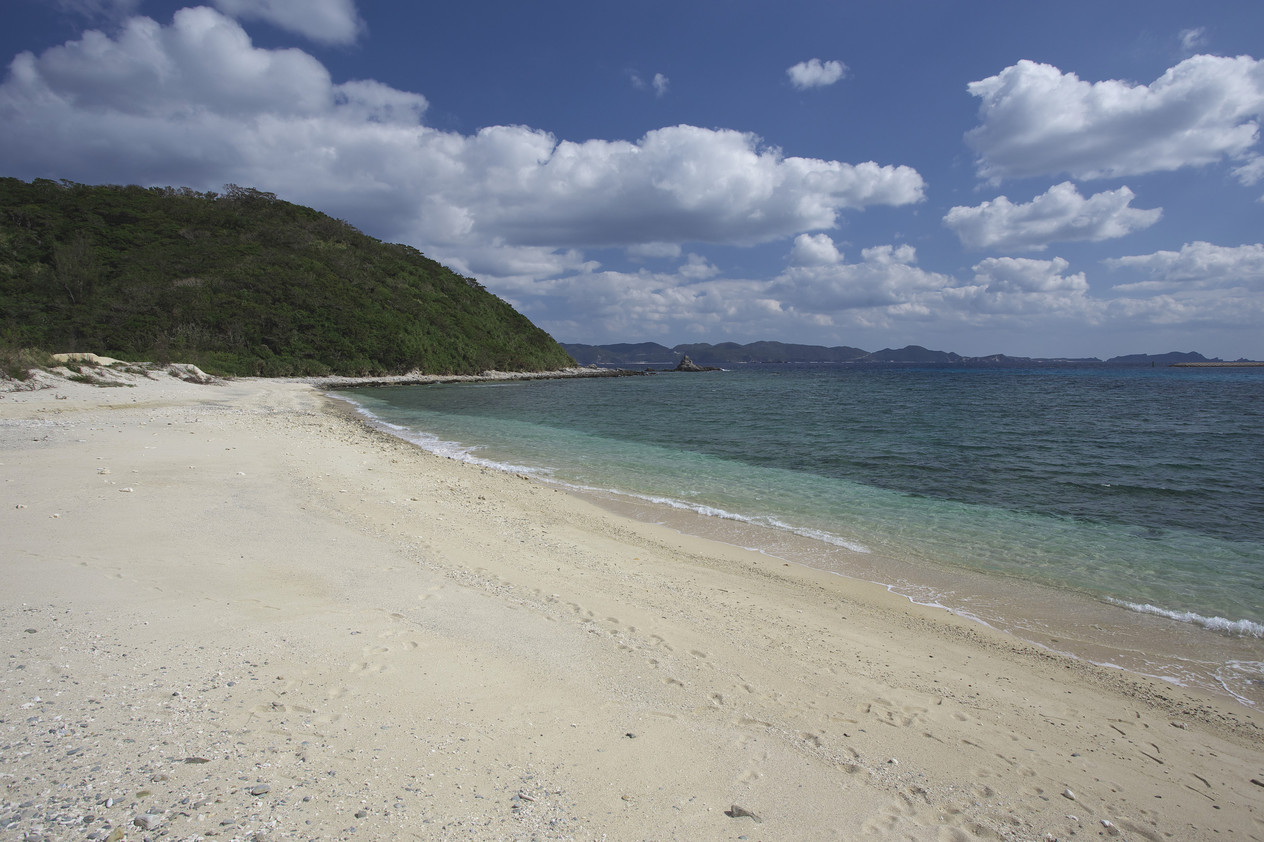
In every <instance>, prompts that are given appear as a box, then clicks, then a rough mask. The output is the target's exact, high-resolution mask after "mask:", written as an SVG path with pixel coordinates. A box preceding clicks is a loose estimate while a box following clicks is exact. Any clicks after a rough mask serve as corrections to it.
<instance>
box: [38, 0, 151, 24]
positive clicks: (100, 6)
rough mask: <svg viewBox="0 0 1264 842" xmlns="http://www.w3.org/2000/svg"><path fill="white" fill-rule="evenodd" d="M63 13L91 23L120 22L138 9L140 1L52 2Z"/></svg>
mask: <svg viewBox="0 0 1264 842" xmlns="http://www.w3.org/2000/svg"><path fill="white" fill-rule="evenodd" d="M52 5H53V6H56V7H57V8H58V9H60V10H61V11H63V12H67V13H69V14H72V15H81V16H83V17H85V18H87V19H88V20H91V21H111V22H112V21H121V20H124V19H126V18H128V17H131V16H132V15H134V14H135V13H136V10H137V9H139V8H140V0H52Z"/></svg>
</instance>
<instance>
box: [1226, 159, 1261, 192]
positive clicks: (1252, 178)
mask: <svg viewBox="0 0 1264 842" xmlns="http://www.w3.org/2000/svg"><path fill="white" fill-rule="evenodd" d="M1233 174H1234V175H1235V176H1236V177H1237V179H1238V181H1240V182H1242V183H1243V184H1244V185H1246V186H1247V187H1250V186H1251V185H1253V184H1258V183H1259V182H1260V179H1262V178H1264V155H1251V156H1248V157H1247V158H1246V160H1245V162H1244V163H1243V164H1242V165H1241V166H1239V167H1235V168H1234V170H1233Z"/></svg>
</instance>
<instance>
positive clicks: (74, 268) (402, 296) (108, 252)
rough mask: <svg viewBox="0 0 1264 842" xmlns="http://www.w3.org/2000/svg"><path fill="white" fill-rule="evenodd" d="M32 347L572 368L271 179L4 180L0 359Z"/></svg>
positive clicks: (549, 345) (163, 358)
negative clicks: (197, 185) (277, 190)
mask: <svg viewBox="0 0 1264 842" xmlns="http://www.w3.org/2000/svg"><path fill="white" fill-rule="evenodd" d="M32 348H42V349H47V350H49V351H54V352H72V351H91V352H95V353H98V354H103V355H107V356H111V357H118V358H120V359H126V360H137V359H145V360H152V361H155V362H159V363H166V362H170V361H177V362H187V363H193V364H195V365H197V366H199V367H200V368H202V369H204V370H206V371H208V372H212V373H216V374H222V375H263V376H302V375H325V374H343V375H380V374H393V373H403V372H407V371H412V370H421V371H424V372H428V373H435V374H472V373H478V372H481V371H484V370H487V369H500V370H506V371H544V370H548V369H554V368H562V367H565V366H569V365H573V362H572V360H571V359H570V357H569V356H567V354H566V352H565V351H563V350H562V348H561V346H559V345H558V344H557V343H556V342H555V341H553V339H552V338H551V337H550V336H549V335H548V334H546V333H545V332H544V331H542V330H540V329H539V328H537V327H536V326H535V325H533V324H531V322H530V321H528V320H527V318H526V317H525V316H523V315H521V314H520V313H518V312H516V311H515V310H514V309H513V308H512V307H510V306H509V305H508V304H507V303H505V302H504V301H502V300H501V299H499V298H497V297H496V296H494V295H492V294H491V293H490V292H488V291H487V290H485V289H484V288H483V287H482V286H481V285H480V284H479V283H478V282H477V281H475V280H473V279H471V278H465V277H462V276H460V275H458V274H456V273H455V272H453V271H451V270H450V269H448V268H447V267H445V266H442V265H440V264H439V263H436V262H435V261H433V260H430V259H429V258H427V257H425V256H424V255H422V254H421V253H420V252H418V251H417V250H416V249H413V248H411V247H409V246H403V245H392V244H387V243H383V242H380V241H378V240H375V239H373V238H372V237H369V236H367V235H365V234H362V233H360V232H359V231H357V230H356V229H354V228H352V227H351V226H350V225H348V224H347V223H346V222H343V221H341V220H337V219H333V218H331V217H329V216H326V215H325V214H322V213H319V212H317V211H314V210H312V209H310V208H305V207H301V206H299V205H292V204H290V203H288V202H283V201H280V200H278V199H277V198H276V197H275V196H274V195H272V194H270V193H263V192H260V191H258V190H252V189H250V188H242V187H237V186H235V185H228V187H227V188H226V192H225V193H224V194H223V195H218V194H215V193H198V192H195V191H192V190H189V189H187V188H169V187H167V188H143V187H137V186H129V187H116V186H101V187H93V186H86V185H82V184H73V183H69V182H64V181H63V182H61V183H58V182H54V181H48V180H44V179H37V180H35V181H33V182H31V183H30V184H27V183H25V182H22V181H19V180H18V179H12V178H0V349H3V350H2V351H0V366H2V367H3V370H4V371H5V372H6V373H7V372H9V371H10V370H17V369H18V368H19V367H20V366H21V365H23V364H24V363H25V362H28V361H30V362H33V363H34V364H36V365H38V364H40V363H39V360H40V359H43V357H42V356H41V354H40V352H37V351H30V350H29V349H32ZM28 367H29V366H28Z"/></svg>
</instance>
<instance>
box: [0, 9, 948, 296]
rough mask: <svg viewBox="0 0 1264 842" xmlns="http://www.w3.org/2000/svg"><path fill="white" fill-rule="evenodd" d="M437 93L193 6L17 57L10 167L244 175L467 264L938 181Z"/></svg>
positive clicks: (825, 204)
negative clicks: (492, 114)
mask: <svg viewBox="0 0 1264 842" xmlns="http://www.w3.org/2000/svg"><path fill="white" fill-rule="evenodd" d="M426 107H427V102H426V99H425V97H423V96H421V95H420V94H415V93H410V92H406V91H400V90H398V89H395V88H392V87H390V86H388V85H384V84H381V83H378V82H373V81H353V82H346V83H342V84H336V83H334V82H333V81H332V80H331V78H330V75H329V73H328V71H327V70H326V69H325V68H324V66H323V65H321V63H320V62H318V61H317V60H316V59H314V58H313V57H312V56H310V55H308V54H307V53H304V52H302V51H300V50H294V49H290V50H265V49H260V48H257V47H255V46H254V45H253V44H252V43H251V41H250V38H249V36H248V35H247V34H246V33H245V32H244V31H243V30H242V28H241V26H240V25H239V24H238V23H237V22H236V21H234V20H233V19H231V18H229V17H227V16H225V15H223V14H221V13H220V12H217V11H215V10H214V9H210V8H205V7H202V8H194V9H184V10H181V11H179V12H177V13H176V15H175V16H174V18H173V20H172V22H171V23H170V24H169V25H160V24H158V23H156V22H154V21H153V20H150V19H149V18H143V17H140V18H133V19H132V20H130V21H129V22H128V23H127V25H126V26H125V27H124V28H123V29H122V30H121V31H120V33H119V34H118V35H117V36H116V37H113V38H112V37H109V36H107V35H105V34H102V33H100V32H88V33H86V34H85V35H84V36H83V37H82V38H81V39H80V40H77V41H72V42H69V43H67V44H65V45H63V46H60V47H56V48H53V49H50V50H47V51H45V52H44V53H42V54H40V55H38V56H37V55H34V54H32V53H29V52H28V53H22V54H20V55H19V56H18V57H17V58H15V59H14V61H13V63H12V65H11V67H10V72H9V75H8V78H7V79H6V80H5V81H4V83H3V85H0V166H2V167H3V169H4V170H5V171H6V172H9V173H12V174H14V175H20V176H23V177H28V178H29V177H34V176H45V177H58V178H59V177H65V178H70V179H72V180H84V181H93V182H99V181H103V180H105V181H113V182H118V183H129V182H131V183H142V184H185V185H188V186H191V187H197V188H199V189H216V188H218V187H219V186H220V185H222V184H223V183H224V182H227V181H232V182H235V183H238V184H246V185H251V186H256V187H259V188H261V189H266V190H270V191H273V192H276V193H277V194H278V195H281V196H283V197H284V198H287V199H291V200H293V201H299V202H303V203H305V204H311V205H314V206H317V207H320V208H322V209H326V210H328V211H329V212H331V213H333V214H335V215H338V216H342V217H344V218H347V219H351V220H353V221H354V222H355V223H356V224H358V225H360V226H361V227H364V228H366V229H367V230H369V231H370V232H371V233H373V234H375V235H377V236H381V237H385V238H388V239H392V240H402V241H405V242H409V243H412V244H414V245H416V246H418V247H419V248H422V249H423V250H428V251H430V252H431V253H433V254H435V256H436V257H440V258H441V259H451V260H452V261H454V262H457V261H460V262H463V265H466V266H471V267H473V266H476V265H479V264H480V261H482V263H495V262H497V261H502V262H503V258H504V253H505V251H506V250H511V249H515V248H522V249H527V250H528V251H524V252H523V262H524V263H525V264H529V265H530V264H539V252H538V249H540V248H545V249H549V250H557V254H558V255H559V257H557V258H556V259H554V260H552V261H546V263H549V264H551V265H553V266H555V267H556V268H558V269H559V270H560V269H564V268H565V267H566V266H569V265H571V258H567V257H564V255H565V254H566V252H565V250H566V249H573V248H583V247H594V246H624V247H628V246H636V245H639V244H673V243H674V244H677V245H679V244H681V243H684V242H690V241H693V242H706V243H727V244H754V243H761V242H767V241H771V240H775V239H778V238H783V237H790V236H794V235H795V234H798V233H800V232H803V231H810V230H823V229H828V228H830V227H832V226H834V225H835V224H836V223H837V222H838V219H839V216H840V214H841V213H843V212H844V211H846V210H847V209H855V208H863V207H865V206H869V205H882V204H886V205H903V204H909V203H914V202H918V201H920V200H921V199H922V195H923V190H924V183H923V180H922V178H921V176H920V175H919V174H918V173H917V171H916V170H914V169H912V168H910V167H905V166H883V165H879V164H876V163H872V162H869V163H861V164H847V163H841V162H838V161H827V160H820V159H813V158H799V157H790V156H786V155H784V154H783V153H782V152H781V151H780V150H779V149H776V148H774V147H770V146H767V145H765V144H763V142H762V141H761V140H760V139H759V138H758V137H756V136H754V135H751V134H748V133H743V132H737V131H730V130H724V129H703V128H698V127H695V126H688V125H681V126H670V127H666V128H662V129H658V130H655V131H651V132H649V133H648V134H646V135H645V136H644V137H642V138H640V139H639V140H636V141H624V140H599V139H594V140H587V141H583V142H573V141H559V140H558V139H557V138H556V137H554V136H553V135H551V134H549V133H547V132H544V131H539V130H536V129H532V128H529V127H525V126H490V127H487V128H484V129H481V130H480V131H478V132H476V133H474V134H472V135H463V134H459V133H454V132H445V131H439V130H436V129H433V128H430V127H427V126H426V125H425V124H424V123H423V117H424V114H425V111H426ZM489 255H495V256H496V260H495V261H494V260H491V258H490V257H489ZM546 271H548V270H546ZM514 273H515V274H519V273H518V272H517V270H514Z"/></svg>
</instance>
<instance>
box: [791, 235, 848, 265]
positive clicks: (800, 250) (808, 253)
mask: <svg viewBox="0 0 1264 842" xmlns="http://www.w3.org/2000/svg"><path fill="white" fill-rule="evenodd" d="M842 259H843V255H842V253H841V252H840V251H839V250H838V247H837V246H835V245H834V241H833V240H832V239H831V238H830V236H829V234H800V235H799V236H797V237H795V238H794V248H793V249H792V250H791V252H790V265H791V266H829V265H831V264H833V263H838V262H840V261H841V260H842Z"/></svg>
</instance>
